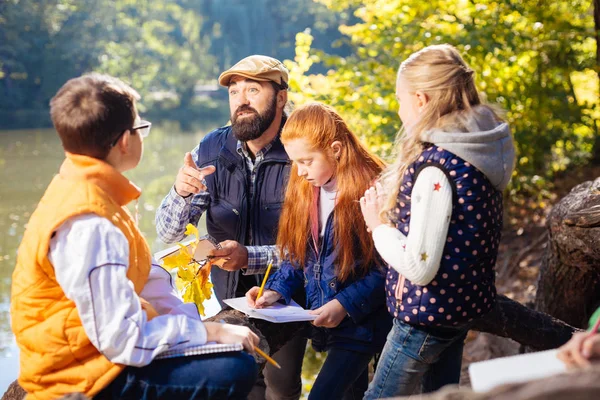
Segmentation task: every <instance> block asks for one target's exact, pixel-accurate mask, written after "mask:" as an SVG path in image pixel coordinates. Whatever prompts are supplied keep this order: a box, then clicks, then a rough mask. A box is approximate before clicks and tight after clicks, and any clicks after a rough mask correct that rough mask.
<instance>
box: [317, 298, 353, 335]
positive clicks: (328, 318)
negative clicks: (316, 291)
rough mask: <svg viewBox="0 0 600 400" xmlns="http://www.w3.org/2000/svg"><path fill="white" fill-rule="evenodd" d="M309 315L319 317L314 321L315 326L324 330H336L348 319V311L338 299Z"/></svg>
mask: <svg viewBox="0 0 600 400" xmlns="http://www.w3.org/2000/svg"><path fill="white" fill-rule="evenodd" d="M309 313H310V314H316V315H318V317H317V319H315V320H314V321H313V325H314V326H322V327H324V328H335V327H336V326H338V325H339V324H340V322H342V320H343V319H344V318H345V317H346V309H345V308H344V306H343V305H342V303H340V302H339V301H338V300H337V299H333V300H331V301H330V302H328V303H327V304H325V305H324V306H322V307H319V308H317V309H316V310H312V311H309Z"/></svg>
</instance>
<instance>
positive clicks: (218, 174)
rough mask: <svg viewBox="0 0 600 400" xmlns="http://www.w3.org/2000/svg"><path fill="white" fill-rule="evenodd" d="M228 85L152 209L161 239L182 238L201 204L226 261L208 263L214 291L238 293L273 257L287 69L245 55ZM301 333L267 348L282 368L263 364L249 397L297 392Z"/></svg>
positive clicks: (255, 281)
mask: <svg viewBox="0 0 600 400" xmlns="http://www.w3.org/2000/svg"><path fill="white" fill-rule="evenodd" d="M219 84H221V85H222V86H225V87H227V89H228V92H229V109H230V113H231V125H230V126H225V127H222V128H218V129H216V130H214V131H212V132H210V133H209V134H208V135H206V136H205V137H204V139H203V140H202V141H201V142H200V144H199V145H198V146H196V148H194V149H193V150H192V151H191V153H186V155H185V158H184V164H183V166H182V167H181V168H180V170H179V172H178V174H177V178H176V179H175V184H174V186H173V187H172V188H171V190H170V192H169V193H168V194H167V196H166V197H165V199H164V200H163V202H162V203H161V205H160V207H159V209H158V210H157V213H156V230H157V232H158V236H159V238H160V239H161V240H162V241H164V242H166V243H173V242H178V241H181V239H183V237H184V232H185V227H186V225H187V224H188V223H191V224H194V225H197V224H198V221H199V219H200V217H201V216H202V214H203V213H204V212H206V225H207V230H208V233H209V234H210V235H212V236H213V237H214V238H215V239H217V240H218V241H219V242H220V244H221V246H222V248H221V249H219V250H216V251H215V252H214V253H213V255H214V256H216V257H224V258H226V259H227V261H226V262H225V263H224V264H223V266H222V267H221V268H213V269H212V270H211V280H212V283H213V285H214V290H215V294H216V296H217V299H218V300H219V302H220V303H221V305H223V303H222V300H224V299H228V298H232V297H242V296H245V294H246V292H247V291H248V290H249V289H250V288H252V287H253V286H257V285H259V286H260V284H261V282H262V279H263V276H264V275H263V274H264V272H265V270H266V269H267V266H268V264H269V263H271V262H272V263H273V267H277V266H278V264H279V253H278V251H277V250H276V248H275V246H274V244H275V241H276V238H277V226H278V222H279V213H280V210H281V204H282V201H283V196H284V192H285V185H286V183H287V178H288V175H289V171H290V163H289V158H288V156H287V154H286V152H285V149H284V148H283V145H282V144H281V141H280V139H279V136H280V135H279V134H280V132H281V128H282V127H283V125H284V123H285V120H286V114H285V112H284V107H285V105H286V103H287V88H288V71H287V69H286V68H285V66H284V65H283V64H282V63H281V62H280V61H279V60H276V59H274V58H271V57H266V56H261V55H253V56H249V57H246V58H244V59H243V60H241V61H240V62H238V63H237V64H235V65H234V66H233V67H231V68H230V69H228V70H227V71H225V72H223V73H222V74H221V75H220V76H219ZM305 348H306V339H303V338H299V337H297V338H294V339H292V340H291V341H290V342H288V343H287V344H286V345H285V346H284V347H283V348H282V349H281V350H279V351H278V352H277V353H275V354H274V356H273V358H274V359H275V360H276V361H278V363H279V364H280V365H281V367H282V369H281V370H277V369H275V368H273V367H272V366H271V365H270V364H267V366H266V367H265V370H264V375H265V381H266V386H267V387H266V394H265V389H264V386H263V387H262V393H261V383H260V382H259V383H258V385H257V387H255V390H253V392H252V393H251V394H250V397H249V398H250V399H263V398H265V396H266V398H267V399H298V398H299V397H300V394H301V378H300V376H301V370H302V358H303V356H304V350H305Z"/></svg>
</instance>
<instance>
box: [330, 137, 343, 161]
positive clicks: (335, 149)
mask: <svg viewBox="0 0 600 400" xmlns="http://www.w3.org/2000/svg"><path fill="white" fill-rule="evenodd" d="M330 147H331V151H332V153H333V158H335V159H336V160H339V158H340V156H341V155H342V142H340V141H339V140H336V141H334V142H333V143H331V146H330Z"/></svg>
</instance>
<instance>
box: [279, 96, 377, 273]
mask: <svg viewBox="0 0 600 400" xmlns="http://www.w3.org/2000/svg"><path fill="white" fill-rule="evenodd" d="M295 139H305V140H306V141H307V142H308V143H309V145H310V146H311V147H312V148H313V149H315V150H318V151H321V152H323V153H325V154H327V153H328V150H330V146H331V144H332V143H333V142H335V141H339V142H341V144H342V148H341V153H340V154H339V158H337V159H335V158H333V156H331V157H332V158H331V161H332V162H334V163H335V174H334V175H335V176H336V179H337V190H338V193H337V198H336V205H335V219H334V221H333V223H334V235H333V236H334V244H335V247H336V249H337V257H336V261H335V265H336V273H337V278H338V279H339V280H340V281H342V282H343V281H345V280H346V279H348V278H349V277H351V276H354V275H361V276H362V275H364V274H366V273H367V272H368V270H369V268H370V266H371V265H372V264H373V262H375V247H374V244H373V239H372V238H371V235H370V234H369V232H367V228H366V226H365V223H364V220H363V218H362V214H361V212H360V206H359V204H358V200H359V199H360V197H361V196H362V195H363V193H364V192H365V190H366V189H368V188H369V186H371V184H372V183H373V181H374V180H375V179H376V178H377V176H378V175H379V174H380V173H381V172H382V171H383V168H384V167H385V165H384V163H383V161H381V160H380V159H379V157H377V156H376V155H374V154H373V153H371V152H370V151H369V150H368V149H367V148H366V147H365V146H364V145H363V144H362V143H361V142H360V140H359V139H358V137H357V136H356V135H355V134H354V133H353V132H352V131H351V130H350V129H349V128H348V126H347V125H346V123H345V122H344V120H343V119H342V117H341V116H340V115H339V114H338V113H337V112H336V111H335V110H334V109H333V108H332V107H330V106H327V105H325V104H321V103H308V104H304V105H302V106H300V107H298V108H297V109H296V110H294V112H292V114H291V115H290V117H289V118H288V120H287V122H286V123H285V125H284V127H283V130H282V132H281V141H282V142H283V143H284V144H285V143H289V142H290V141H292V140H295ZM313 200H314V189H313V186H312V185H311V184H310V183H309V182H307V181H306V180H305V179H304V178H302V177H300V176H298V167H297V166H296V164H292V170H291V173H290V180H289V183H288V186H287V190H286V194H285V200H284V203H283V209H282V211H281V216H280V218H279V229H278V233H277V245H278V247H279V249H280V250H281V251H282V253H287V256H288V257H289V258H290V259H291V260H292V261H293V262H294V263H296V264H298V265H299V266H301V267H304V266H305V263H306V245H307V243H309V242H310V240H311V239H310V226H311V213H310V212H308V210H310V209H311V207H312V204H313ZM313 217H314V216H313ZM356 260H360V261H361V264H360V266H359V267H358V268H356V269H355V268H354V266H355V264H356Z"/></svg>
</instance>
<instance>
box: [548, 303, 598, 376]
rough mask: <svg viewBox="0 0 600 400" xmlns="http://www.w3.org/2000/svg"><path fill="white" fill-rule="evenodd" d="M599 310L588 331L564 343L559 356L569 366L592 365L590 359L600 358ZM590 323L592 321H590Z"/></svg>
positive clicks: (582, 366)
mask: <svg viewBox="0 0 600 400" xmlns="http://www.w3.org/2000/svg"><path fill="white" fill-rule="evenodd" d="M597 314H598V311H596V312H595V313H594V316H592V319H594V318H597V319H596V321H595V322H594V323H593V326H592V327H591V329H590V330H589V331H588V332H579V333H576V334H574V335H573V337H572V338H571V340H569V341H568V342H567V343H566V344H564V345H563V346H562V347H561V348H560V349H559V351H558V354H557V357H558V359H559V360H561V361H562V362H564V363H565V364H566V365H567V367H569V368H578V367H579V368H584V367H589V366H590V365H591V362H590V360H592V359H596V360H600V331H599V329H600V316H597ZM590 325H592V323H591V322H590Z"/></svg>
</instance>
